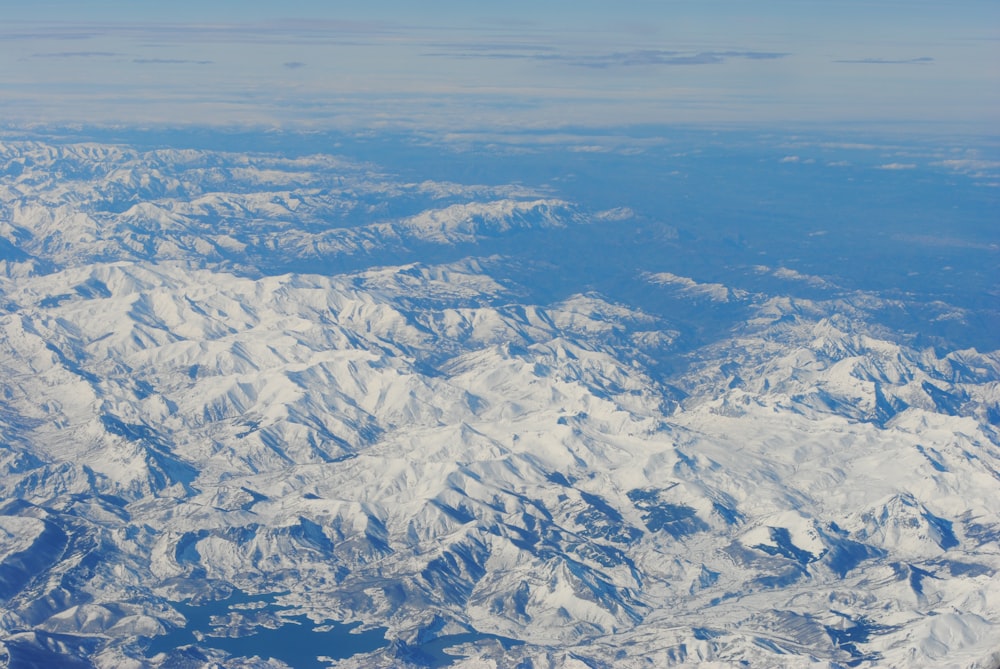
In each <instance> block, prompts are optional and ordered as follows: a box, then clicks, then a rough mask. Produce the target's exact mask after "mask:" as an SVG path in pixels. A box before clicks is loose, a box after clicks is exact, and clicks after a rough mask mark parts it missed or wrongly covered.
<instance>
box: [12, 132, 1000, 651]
mask: <svg viewBox="0 0 1000 669" xmlns="http://www.w3.org/2000/svg"><path fill="white" fill-rule="evenodd" d="M0 166H3V167H2V169H3V171H4V175H3V176H2V177H0V274H2V276H0V306H2V310H0V312H2V315H0V397H2V403H0V492H2V500H3V502H2V508H0V529H2V532H0V597H2V608H0V629H2V637H3V641H2V644H3V646H4V648H5V656H4V659H5V660H6V662H7V665H8V666H11V667H27V666H68V667H77V666H99V667H112V666H116V667H117V666H137V667H138V666H154V667H186V666H192V667H193V666H208V665H211V663H213V662H214V663H217V664H218V665H221V666H231V667H249V666H284V665H290V666H296V667H298V666H302V667H310V666H326V662H327V661H328V662H336V663H337V664H336V666H343V667H351V666H358V667H362V666H364V667H372V666H386V667H389V666H447V665H449V664H454V666H470V667H472V666H499V667H508V666H510V667H513V666H529V665H527V664H522V663H524V662H529V663H530V666H581V667H582V666H591V667H596V666H646V664H649V665H651V666H684V665H688V666H689V665H694V664H709V663H713V662H714V663H719V664H718V666H729V664H730V663H738V662H744V663H749V666H788V667H795V666H803V667H804V666H829V667H838V666H871V667H874V666H896V667H903V666H955V667H970V668H971V667H977V668H981V669H994V668H995V667H997V666H1000V641H998V639H1000V579H998V578H997V573H998V571H1000V541H998V539H1000V433H998V426H1000V351H997V350H995V349H990V350H977V349H976V348H973V347H969V346H967V345H963V343H962V342H961V340H959V339H958V338H956V337H953V336H952V334H951V333H952V329H951V325H952V324H954V323H956V322H959V323H973V324H974V323H975V322H976V321H975V317H976V316H977V315H978V314H977V311H976V310H975V309H974V308H970V307H968V306H965V305H956V304H951V303H948V302H946V301H944V300H942V299H940V297H939V296H938V295H930V294H928V295H922V294H916V293H913V292H911V293H909V294H908V295H906V296H902V297H900V296H899V295H886V294H883V293H882V292H880V291H877V290H867V289H863V288H858V287H842V286H841V285H840V284H841V283H842V279H841V278H840V277H839V275H837V274H836V272H835V271H834V269H832V268H833V267H834V265H836V264H837V263H838V262H839V261H838V260H837V259H836V258H834V257H827V256H825V255H823V254H824V253H827V251H815V252H814V259H816V262H817V263H818V262H823V263H827V266H829V267H830V268H831V269H830V270H829V271H828V272H827V273H826V274H825V276H819V275H818V274H817V275H812V274H805V273H803V272H799V271H796V270H792V269H790V268H787V267H779V268H778V269H770V268H769V267H766V266H762V265H760V264H759V262H756V263H751V262H749V260H747V261H746V262H743V263H742V264H741V263H739V262H734V261H732V260H731V259H727V260H724V259H723V258H724V257H725V252H724V251H722V250H720V251H718V258H719V260H718V261H717V262H718V264H719V267H721V268H722V269H719V270H718V271H710V270H707V269H705V267H706V265H705V263H706V261H705V257H706V256H705V254H704V253H703V251H704V248H705V246H704V245H706V244H710V245H712V246H713V248H718V240H717V239H715V238H706V239H701V238H693V237H692V234H691V233H689V232H686V231H685V230H680V231H678V229H677V228H675V227H673V226H672V225H670V226H668V225H666V224H663V223H660V222H657V221H651V220H649V219H648V218H643V216H641V215H638V214H635V213H634V212H631V211H629V210H625V209H614V210H611V209H608V210H602V209H600V208H593V207H589V206H585V205H582V204H574V203H572V202H570V201H569V200H567V199H566V198H565V197H564V196H562V195H556V194H555V191H554V188H553V187H552V186H551V185H540V186H538V187H527V186H521V185H506V184H505V185H492V186H490V185H475V184H460V183H456V182H453V181H447V180H435V181H428V180H423V181H409V180H406V179H404V178H402V177H400V176H396V175H393V174H392V173H390V172H389V171H388V168H380V167H375V166H373V165H371V164H369V163H366V162H363V161H359V160H353V159H346V158H335V157H333V156H331V155H326V154H321V153H317V154H315V155H308V156H300V157H283V156H279V155H277V154H268V153H253V152H247V153H226V152H222V151H215V150H207V149H168V148H159V149H155V150H146V149H138V148H129V147H127V146H123V145H119V144H108V143H99V142H90V143H82V142H81V143H73V142H69V143H66V142H43V141H38V140H32V141H23V140H16V141H15V140H10V141H5V142H4V143H3V144H2V145H0ZM621 204H622V205H628V204H629V203H628V202H623V203H621ZM723 234H724V235H726V234H729V233H728V232H725V233H723ZM651 240H655V243H654V242H653V241H651ZM699 245H701V246H699ZM740 252H741V253H742V251H740ZM977 252H978V251H977ZM982 252H983V253H987V254H992V255H989V256H988V258H987V261H986V263H987V266H989V263H994V262H995V261H996V255H995V254H996V248H995V246H994V247H993V250H992V251H990V250H988V249H987V250H986V251H982ZM752 255H753V254H752V253H751V252H749V251H747V252H746V257H747V258H751V257H752ZM977 257H978V256H977ZM595 258H598V259H601V260H602V262H601V263H595V262H593V261H594V259H595ZM711 262H716V261H711ZM699 268H700V269H699ZM994 270H995V266H994ZM699 271H700V272H701V274H698V272H699ZM689 274H690V276H689ZM697 276H704V277H705V280H703V281H702V280H698V279H697V278H695V277H697ZM914 314H916V316H914ZM904 316H905V317H904ZM925 316H928V318H927V319H926V321H924V325H925V326H926V327H925V329H926V332H924V333H922V334H921V336H916V335H915V334H914V333H913V332H911V331H908V330H906V329H905V326H901V325H900V323H912V322H913V321H914V319H916V320H919V319H920V318H923V317H925ZM907 319H909V320H907ZM963 319H964V320H963ZM937 323H941V324H942V325H941V326H940V327H939V326H938V325H936V324H937ZM972 327H974V325H973V326H972ZM928 335H929V336H928ZM350 624H355V626H353V627H352V626H350ZM362 630H364V632H363V633H362ZM298 632H305V634H298ZM271 633H275V634H277V636H275V637H270V636H268V635H269V634H271ZM296 634H298V636H294V637H293V635H296ZM281 635H284V636H281ZM300 637H301V639H302V640H301V642H295V643H286V641H287V640H288V639H291V638H296V639H298V638H300ZM272 638H276V639H279V641H278V642H273V641H271V642H269V641H268V639H272ZM280 639H285V641H280ZM323 657H325V658H327V660H320V659H317V658H323ZM213 666H215V665H213Z"/></svg>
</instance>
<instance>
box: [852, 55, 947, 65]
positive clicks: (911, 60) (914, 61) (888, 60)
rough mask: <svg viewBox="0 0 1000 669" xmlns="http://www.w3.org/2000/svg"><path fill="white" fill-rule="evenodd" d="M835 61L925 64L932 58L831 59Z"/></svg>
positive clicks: (857, 63) (870, 63) (864, 63)
mask: <svg viewBox="0 0 1000 669" xmlns="http://www.w3.org/2000/svg"><path fill="white" fill-rule="evenodd" d="M833 62H835V63H852V64H856V65H927V64H928V63H933V62H934V59H933V58H931V57H930V56H920V57H919V58H902V59H895V60H894V59H891V58H854V59H846V58H845V59H841V60H835V61H833Z"/></svg>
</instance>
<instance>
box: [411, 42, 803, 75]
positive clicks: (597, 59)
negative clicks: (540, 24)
mask: <svg viewBox="0 0 1000 669" xmlns="http://www.w3.org/2000/svg"><path fill="white" fill-rule="evenodd" d="M460 48H461V50H458V48H456V50H455V51H452V52H449V51H437V52H433V53H425V54H424V55H425V56H438V57H446V58H485V59H496V60H510V59H522V60H536V61H552V62H561V63H566V64H567V65H572V66H575V67H587V68H592V69H606V68H611V67H636V66H655V65H719V64H721V63H724V62H726V61H728V60H732V59H736V58H742V59H745V60H775V59H778V58H784V57H786V56H789V55H791V54H789V53H784V52H777V51H670V50H664V49H637V50H633V51H617V52H613V53H607V54H598V55H580V54H561V53H553V52H550V51H548V50H546V51H541V50H537V51H536V50H533V49H531V48H524V47H517V48H516V49H510V50H499V49H489V48H477V47H471V46H466V45H461V47H460Z"/></svg>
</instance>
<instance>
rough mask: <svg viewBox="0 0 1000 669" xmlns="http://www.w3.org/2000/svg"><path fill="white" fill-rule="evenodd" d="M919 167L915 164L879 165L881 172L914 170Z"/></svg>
mask: <svg viewBox="0 0 1000 669" xmlns="http://www.w3.org/2000/svg"><path fill="white" fill-rule="evenodd" d="M916 168H917V166H916V165H914V164H913V163H886V164H885V165H879V166H878V169H880V170H914V169H916Z"/></svg>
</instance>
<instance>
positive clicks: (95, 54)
mask: <svg viewBox="0 0 1000 669" xmlns="http://www.w3.org/2000/svg"><path fill="white" fill-rule="evenodd" d="M120 55H122V54H120V53H116V52H114V51H56V52H53V53H33V54H31V57H32V58H113V57H114V56H120Z"/></svg>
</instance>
